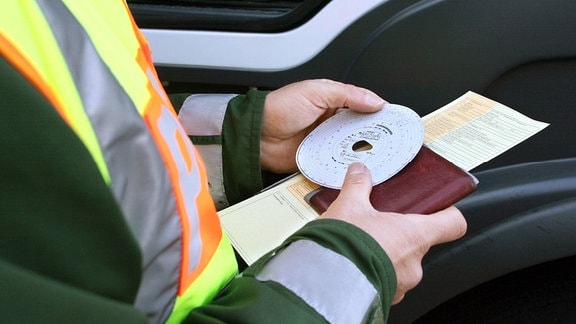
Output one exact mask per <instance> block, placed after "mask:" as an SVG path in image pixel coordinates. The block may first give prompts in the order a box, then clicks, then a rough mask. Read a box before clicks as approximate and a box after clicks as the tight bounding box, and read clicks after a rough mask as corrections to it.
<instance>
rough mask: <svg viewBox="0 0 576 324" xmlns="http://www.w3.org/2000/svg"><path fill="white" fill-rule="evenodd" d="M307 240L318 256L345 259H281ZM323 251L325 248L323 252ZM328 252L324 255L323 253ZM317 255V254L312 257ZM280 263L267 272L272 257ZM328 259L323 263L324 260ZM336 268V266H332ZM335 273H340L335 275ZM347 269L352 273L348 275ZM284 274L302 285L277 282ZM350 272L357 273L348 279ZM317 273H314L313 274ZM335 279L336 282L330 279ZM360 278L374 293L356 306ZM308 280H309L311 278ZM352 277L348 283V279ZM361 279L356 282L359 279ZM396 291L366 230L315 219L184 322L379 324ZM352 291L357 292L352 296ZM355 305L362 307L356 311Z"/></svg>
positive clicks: (385, 259)
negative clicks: (334, 277)
mask: <svg viewBox="0 0 576 324" xmlns="http://www.w3.org/2000/svg"><path fill="white" fill-rule="evenodd" d="M299 242H307V243H310V244H307V246H306V247H305V248H307V249H308V247H310V246H313V245H314V244H318V245H320V246H321V249H320V250H319V252H320V253H322V254H325V255H328V256H329V258H333V256H332V255H331V252H333V253H337V254H338V255H341V256H343V258H344V259H346V260H348V261H349V262H350V264H348V268H345V267H342V266H343V265H344V266H346V264H345V263H346V261H344V263H342V262H341V260H338V258H336V261H335V262H331V261H330V260H329V258H323V257H320V258H318V257H315V258H314V259H310V258H306V254H307V253H302V254H301V255H294V254H293V256H292V257H288V258H283V254H285V253H288V252H289V250H290V249H291V247H292V246H293V245H296V244H298V243H299ZM323 249H325V250H323ZM326 250H328V251H326ZM317 256H318V255H317ZM277 258H278V259H281V260H282V259H283V260H282V261H281V262H280V263H279V264H280V266H281V268H278V267H276V268H275V269H273V270H274V272H273V273H271V274H266V275H263V274H264V273H266V271H267V269H266V268H267V267H268V266H269V264H270V263H271V262H274V260H275V259H277ZM326 260H328V262H326ZM335 267H336V268H335ZM339 269H344V270H345V271H343V272H339V271H338V270H339ZM350 270H352V271H350ZM282 272H284V273H288V278H290V277H292V278H295V280H293V282H298V283H304V285H300V286H296V287H294V286H292V285H291V283H290V282H289V280H288V282H287V281H286V280H282V279H281V280H276V278H282V276H283V274H282ZM354 272H357V274H358V273H359V274H360V276H358V275H355V276H354V275H353V273H354ZM315 274H319V275H315ZM334 275H337V279H338V281H336V282H334V280H331V278H330V277H333V276H334ZM362 276H364V277H365V278H366V280H367V282H369V284H371V285H372V286H373V288H374V290H375V294H374V295H373V298H372V297H370V296H368V297H370V298H371V299H369V300H366V302H364V303H363V305H357V304H358V299H361V298H363V297H365V296H363V295H358V293H363V292H364V291H363V290H361V289H358V286H359V285H360V282H362V281H363V280H364V278H362ZM310 277H311V278H310ZM347 277H351V279H353V280H348V279H350V278H347ZM359 279H360V280H359ZM395 291H396V276H395V273H394V269H393V266H392V263H391V262H390V260H389V259H388V257H387V256H386V254H385V253H384V251H383V250H382V249H381V248H380V246H379V245H378V244H377V243H376V242H375V241H374V240H373V239H372V238H371V237H370V236H368V235H367V234H366V233H365V232H363V231H362V230H360V229H358V228H357V227H355V226H353V225H350V224H348V223H344V222H340V221H336V220H316V221H313V222H310V223H308V224H307V225H306V226H304V228H302V229H301V230H300V231H298V232H297V233H295V234H294V235H292V236H291V237H290V238H289V239H287V240H286V242H285V243H284V244H283V245H281V246H280V247H278V248H277V249H275V250H274V251H272V252H270V253H269V254H268V255H266V256H264V257H263V258H261V259H260V260H258V261H257V262H256V263H255V264H253V265H252V266H250V267H249V268H248V269H246V270H245V271H244V272H243V274H242V275H241V276H239V277H238V278H236V279H234V280H233V281H232V283H231V284H230V286H229V287H228V288H227V289H226V290H225V291H224V292H223V293H222V294H221V296H220V297H219V298H217V299H216V300H214V302H212V303H210V304H208V305H205V306H203V307H200V308H198V309H196V310H194V312H192V313H191V314H190V316H189V318H188V320H189V321H190V322H191V323H192V322H198V321H201V320H206V319H208V318H218V319H220V320H223V321H224V322H229V321H232V322H234V321H238V320H239V319H242V321H243V322H248V323H271V322H277V321H278V320H281V321H282V322H285V323H316V322H318V323H320V322H326V321H329V322H334V323H338V322H348V321H347V320H345V319H343V318H342V317H340V315H342V314H344V315H354V314H350V312H354V311H356V312H360V314H357V316H356V317H353V318H354V321H352V322H356V319H359V318H360V320H359V321H358V322H371V323H383V322H385V321H386V319H387V318H388V311H389V308H390V305H391V302H392V298H393V296H394V293H395ZM355 292H356V293H355ZM356 306H364V308H361V309H360V310H358V307H356ZM330 316H335V317H330Z"/></svg>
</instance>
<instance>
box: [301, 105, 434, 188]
mask: <svg viewBox="0 0 576 324" xmlns="http://www.w3.org/2000/svg"><path fill="white" fill-rule="evenodd" d="M423 140H424V125H423V123H422V120H421V119H420V116H418V114H416V112H414V111H413V110H411V109H410V108H407V107H404V106H400V105H395V104H387V105H385V106H384V108H383V109H382V110H380V111H378V112H376V113H370V114H363V113H357V112H354V111H352V110H346V111H344V112H341V113H339V114H336V115H334V116H332V117H330V118H328V119H327V120H326V121H325V122H323V123H322V124H320V125H319V126H318V127H317V128H316V129H314V130H313V131H312V132H311V133H310V134H308V136H307V137H306V138H305V139H304V140H303V141H302V143H301V144H300V146H299V148H298V151H297V153H296V163H297V164H298V168H299V169H300V172H301V173H302V174H303V175H304V176H305V177H306V178H308V179H310V180H311V181H313V182H315V183H317V184H319V185H322V186H324V187H328V188H334V189H340V188H341V187H342V183H343V182H344V176H345V175H346V170H347V169H348V166H349V165H350V164H351V163H352V162H362V163H364V164H365V165H366V167H368V169H369V170H370V172H371V173H372V182H373V184H374V185H376V184H378V183H381V182H383V181H385V180H387V179H389V178H390V177H392V176H393V175H395V174H396V173H398V171H400V170H402V168H404V166H406V164H408V163H409V162H410V161H412V159H413V158H414V156H416V154H417V153H418V151H419V150H420V147H421V146H422V142H423Z"/></svg>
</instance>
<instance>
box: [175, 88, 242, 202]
mask: <svg viewBox="0 0 576 324" xmlns="http://www.w3.org/2000/svg"><path fill="white" fill-rule="evenodd" d="M235 96H236V95H234V94H196V95H192V96H189V97H188V98H186V101H184V104H183V105H182V108H181V109H180V111H179V113H178V119H179V120H180V123H181V124H182V127H184V130H185V131H186V133H187V134H188V135H193V136H221V134H222V123H223V122H224V116H225V114H226V108H227V107H228V101H230V99H232V98H234V97H235ZM195 147H196V150H198V152H199V153H200V155H201V156H202V159H203V160H204V162H205V165H206V171H207V172H208V179H209V181H210V183H209V184H210V195H211V196H212V198H213V199H214V203H215V204H216V208H217V209H218V210H220V209H223V208H225V207H228V206H229V205H230V204H229V203H228V198H226V193H225V190H224V175H223V170H222V146H221V145H220V144H210V145H196V146H195Z"/></svg>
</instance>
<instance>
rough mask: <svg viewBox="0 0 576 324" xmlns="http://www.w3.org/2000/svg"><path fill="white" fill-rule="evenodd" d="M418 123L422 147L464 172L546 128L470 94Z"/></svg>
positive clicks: (509, 109)
mask: <svg viewBox="0 0 576 324" xmlns="http://www.w3.org/2000/svg"><path fill="white" fill-rule="evenodd" d="M422 120H423V121H424V128H425V134H426V135H425V137H424V144H426V145H427V146H428V147H429V148H430V149H432V150H433V151H435V152H436V153H438V154H440V155H441V156H443V157H444V158H446V159H447V160H449V161H451V162H452V163H454V164H456V165H457V166H459V167H460V168H462V169H464V170H467V171H470V170H472V169H473V168H475V167H477V166H478V165H480V164H482V163H484V162H487V161H490V160H491V159H493V158H495V157H496V156H498V155H500V154H502V153H504V152H505V151H507V150H509V149H511V148H512V147H514V146H516V145H517V144H519V143H520V142H522V141H524V140H526V139H527V138H529V137H530V136H532V135H534V134H536V133H538V132H539V131H541V130H543V129H544V128H546V127H547V126H548V124H547V123H543V122H540V121H536V120H533V119H531V118H529V117H527V116H525V115H523V114H521V113H519V112H517V111H515V110H513V109H511V108H508V107H506V106H504V105H502V104H501V103H498V102H496V101H493V100H490V99H488V98H486V97H483V96H481V95H479V94H476V93H474V92H471V91H470V92H467V93H466V94H464V95H463V96H461V97H460V98H458V99H456V100H454V101H452V102H451V103H449V104H448V105H446V106H444V107H442V108H440V109H438V110H436V111H434V112H432V113H430V114H428V115H426V116H424V117H423V118H422Z"/></svg>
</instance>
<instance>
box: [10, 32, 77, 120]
mask: <svg viewBox="0 0 576 324" xmlns="http://www.w3.org/2000/svg"><path fill="white" fill-rule="evenodd" d="M0 53H1V54H2V55H3V56H4V57H5V58H6V59H7V60H8V62H10V64H12V65H13V66H14V67H15V68H16V69H17V70H18V71H20V73H21V74H22V75H23V76H24V77H25V78H26V79H27V80H28V81H30V83H32V85H34V86H35V87H36V89H38V90H39V91H40V93H42V95H44V97H45V98H46V100H48V101H49V102H50V103H51V104H52V106H54V108H56V111H58V114H60V116H61V117H62V119H64V120H65V121H66V122H67V123H68V124H70V117H69V116H68V115H67V114H66V111H65V110H64V109H62V107H63V104H62V102H61V101H60V100H59V99H58V97H57V96H56V95H55V93H54V92H53V91H52V88H51V87H50V85H49V84H48V82H47V81H46V80H45V79H44V78H43V77H42V75H41V74H40V73H39V72H38V70H37V69H35V68H34V67H33V66H32V64H31V63H30V61H29V60H28V59H27V58H26V57H24V56H23V55H22V52H21V51H20V50H18V48H17V47H16V46H14V44H12V42H11V41H10V40H9V39H7V38H6V37H5V36H4V35H3V34H0Z"/></svg>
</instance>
